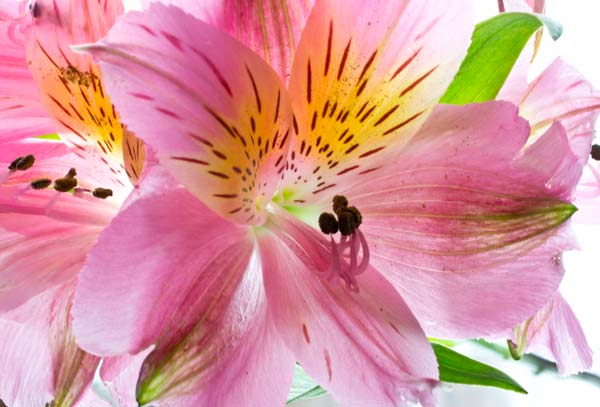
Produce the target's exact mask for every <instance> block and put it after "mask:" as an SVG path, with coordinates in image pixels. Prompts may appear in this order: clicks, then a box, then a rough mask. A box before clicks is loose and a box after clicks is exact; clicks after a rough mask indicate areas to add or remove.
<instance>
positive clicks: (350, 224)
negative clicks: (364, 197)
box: [338, 210, 356, 236]
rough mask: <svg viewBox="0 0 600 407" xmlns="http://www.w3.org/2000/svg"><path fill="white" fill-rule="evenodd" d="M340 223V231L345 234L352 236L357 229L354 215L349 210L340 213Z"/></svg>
mask: <svg viewBox="0 0 600 407" xmlns="http://www.w3.org/2000/svg"><path fill="white" fill-rule="evenodd" d="M338 223H339V225H340V233H341V234H342V235H343V236H350V235H352V233H354V231H355V230H356V222H355V221H354V215H353V214H352V212H350V211H348V210H344V211H342V212H340V214H339V215H338Z"/></svg>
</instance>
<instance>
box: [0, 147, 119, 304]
mask: <svg viewBox="0 0 600 407" xmlns="http://www.w3.org/2000/svg"><path fill="white" fill-rule="evenodd" d="M4 147H7V149H6V150H4V148H3V149H2V153H0V166H3V167H4V168H6V167H8V165H9V163H10V162H11V161H12V160H14V159H15V158H16V157H20V156H23V155H27V154H33V155H34V156H35V157H36V162H35V164H34V166H33V167H32V168H30V169H29V170H27V171H16V172H15V173H13V174H10V175H9V176H8V178H7V179H6V180H5V181H4V183H3V184H2V185H0V253H2V254H1V255H0V289H1V291H2V294H3V295H2V296H0V311H6V310H8V309H11V308H14V307H16V306H18V305H20V304H22V303H24V302H25V301H27V300H28V299H29V298H31V297H33V296H34V295H37V294H38V293H40V292H42V291H44V290H46V289H48V288H50V287H53V286H55V285H58V284H62V283H63V282H65V281H67V280H70V279H72V278H73V277H74V276H76V275H77V273H78V272H79V270H80V269H81V266H82V265H83V262H84V260H85V256H86V254H87V252H88V251H89V250H90V249H91V247H92V246H93V245H94V243H95V242H96V239H97V237H98V235H99V233H100V231H101V230H102V228H103V227H104V226H105V225H107V224H108V223H109V222H110V220H111V218H112V216H114V214H115V213H116V212H117V210H118V207H119V206H118V205H119V204H120V202H118V200H117V197H116V196H115V197H110V198H108V199H107V200H101V199H98V198H94V197H92V196H91V194H89V193H88V194H86V193H83V194H80V195H75V194H70V193H59V192H57V191H54V190H52V189H51V188H50V189H46V190H34V189H32V188H31V187H30V183H31V182H32V181H34V180H36V179H40V178H46V177H47V178H50V179H53V180H55V179H57V178H59V177H63V176H64V175H65V173H66V172H67V171H68V170H69V168H70V167H71V166H73V167H75V168H77V169H78V177H80V178H79V179H80V182H81V183H80V185H81V186H86V182H85V180H90V179H91V180H93V178H94V177H95V176H97V175H98V174H97V173H96V172H95V171H94V168H93V167H92V168H88V167H86V162H85V161H84V160H81V159H80V158H79V157H77V156H75V155H73V154H65V146H64V145H63V144H62V143H56V142H43V141H36V142H29V141H21V142H18V143H9V144H5V145H4ZM93 186H98V185H97V184H95V185H94V183H92V185H90V187H92V188H93ZM113 198H114V199H113Z"/></svg>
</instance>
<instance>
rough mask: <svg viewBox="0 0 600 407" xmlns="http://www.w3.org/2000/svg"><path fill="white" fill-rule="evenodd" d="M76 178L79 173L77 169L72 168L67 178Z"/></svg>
mask: <svg viewBox="0 0 600 407" xmlns="http://www.w3.org/2000/svg"><path fill="white" fill-rule="evenodd" d="M76 176H77V171H75V168H71V169H70V170H69V172H67V175H65V178H75V177H76Z"/></svg>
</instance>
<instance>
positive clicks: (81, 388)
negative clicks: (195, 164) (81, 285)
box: [0, 0, 155, 407]
mask: <svg viewBox="0 0 600 407" xmlns="http://www.w3.org/2000/svg"><path fill="white" fill-rule="evenodd" d="M121 12H122V5H121V3H120V2H118V1H103V2H97V1H86V2H80V1H79V2H72V1H68V0H62V1H53V2H51V1H41V0H40V1H31V2H29V3H28V5H27V6H25V4H24V3H21V4H20V5H19V3H18V2H14V1H10V0H3V1H0V44H2V48H0V72H2V79H1V80H0V90H1V92H2V94H1V96H0V122H1V124H0V144H1V148H0V164H1V165H2V166H4V169H3V170H2V172H1V173H0V253H1V255H0V291H1V292H2V295H0V312H2V314H0V315H1V316H0V318H1V320H0V325H1V326H2V329H1V330H2V332H3V335H2V338H1V339H0V361H2V362H1V366H2V372H0V376H1V377H2V380H0V382H1V385H0V399H2V400H3V401H4V402H6V403H7V404H8V405H9V406H11V407H19V406H25V407H30V406H43V405H45V403H48V402H51V401H54V404H53V406H55V407H58V406H73V405H77V406H83V405H94V406H97V405H99V404H98V403H99V402H96V401H94V400H93V399H92V394H93V392H91V391H89V387H90V383H91V379H92V377H93V375H94V372H95V371H96V368H97V367H98V365H99V362H100V358H99V357H97V356H93V355H91V354H88V353H85V352H84V351H82V350H81V349H79V348H78V346H77V345H76V343H75V339H74V336H73V330H72V324H71V322H72V320H71V317H70V309H71V306H72V301H71V300H72V297H73V294H74V288H75V285H76V280H77V277H78V274H79V271H80V270H81V268H82V266H83V263H84V260H85V257H86V255H87V252H88V251H89V250H90V249H91V247H92V246H93V245H94V243H95V242H96V239H97V238H98V235H99V234H100V232H101V231H102V229H103V228H104V227H106V225H107V224H108V223H109V222H110V220H111V219H112V217H114V216H115V215H116V213H117V212H118V211H119V209H120V207H121V206H122V205H123V204H124V202H125V200H126V198H127V197H128V196H129V201H132V200H133V199H135V197H137V196H139V195H143V191H144V187H140V188H137V189H136V190H135V193H133V194H131V193H132V191H134V183H135V182H136V181H137V179H138V177H139V176H140V175H141V170H142V168H143V165H144V149H143V145H142V144H141V142H139V141H138V140H137V139H136V138H135V136H133V135H132V134H131V133H129V132H127V131H126V130H125V128H124V127H123V126H122V124H121V123H120V119H119V116H118V113H117V112H116V111H115V109H114V107H113V106H112V104H111V102H110V99H109V98H108V95H106V94H105V93H104V88H103V85H102V79H101V74H100V72H99V71H98V69H97V67H96V65H95V64H94V63H93V61H92V60H91V58H89V57H87V56H81V55H76V54H74V53H73V52H72V51H71V50H70V48H69V46H70V44H73V43H80V42H89V41H94V40H97V39H99V38H100V37H101V36H102V35H104V34H105V33H106V31H107V30H108V28H109V27H110V25H112V23H113V22H114V19H115V18H116V16H117V15H119V14H120V13H121ZM55 132H58V133H60V135H61V138H62V139H63V140H64V143H63V142H57V141H43V140H39V139H38V140H36V139H31V138H27V137H33V136H38V135H42V134H48V133H55ZM153 191H155V189H154V188H153ZM71 192H72V193H71ZM130 194H131V195H130ZM115 363H116V362H115ZM119 377H120V376H119ZM136 377H137V372H136ZM123 380H125V379H123ZM90 403H91V404H90Z"/></svg>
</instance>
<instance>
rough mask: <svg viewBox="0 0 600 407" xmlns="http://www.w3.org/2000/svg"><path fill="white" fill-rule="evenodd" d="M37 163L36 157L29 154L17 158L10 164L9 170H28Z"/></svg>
mask: <svg viewBox="0 0 600 407" xmlns="http://www.w3.org/2000/svg"><path fill="white" fill-rule="evenodd" d="M34 163H35V157H34V156H33V154H28V155H25V156H23V157H19V158H16V159H15V160H14V161H13V162H12V163H10V165H9V166H8V170H9V171H26V170H28V169H30V168H31V167H33V164H34Z"/></svg>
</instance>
